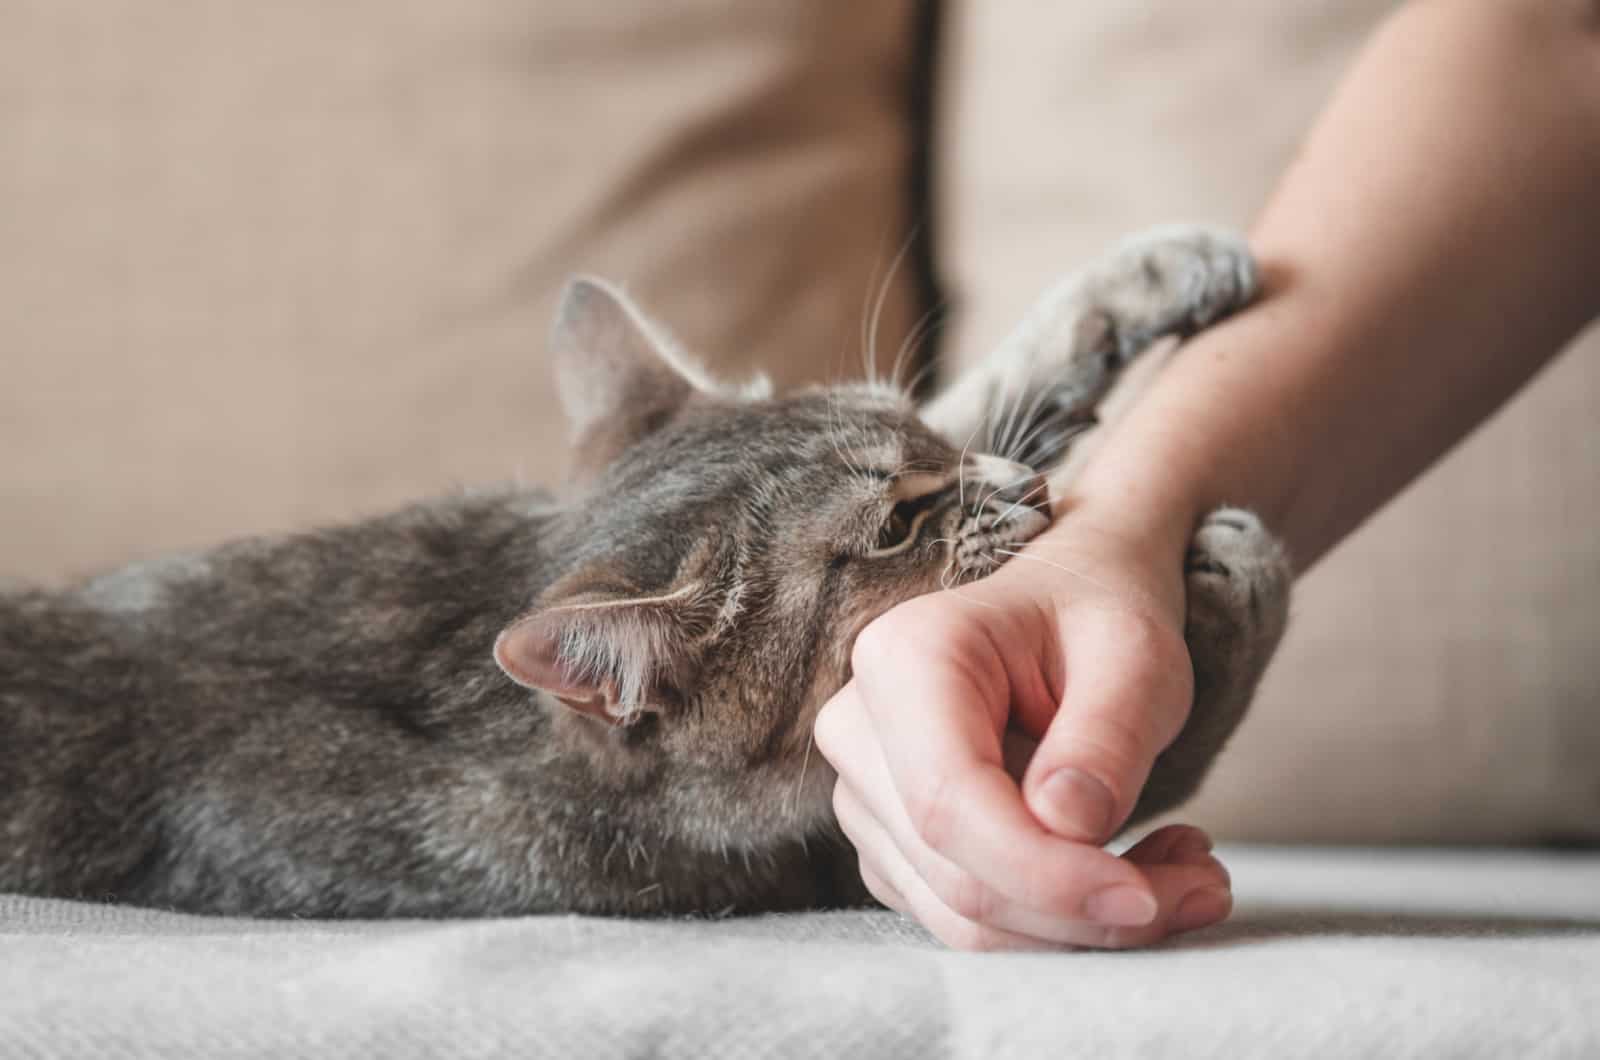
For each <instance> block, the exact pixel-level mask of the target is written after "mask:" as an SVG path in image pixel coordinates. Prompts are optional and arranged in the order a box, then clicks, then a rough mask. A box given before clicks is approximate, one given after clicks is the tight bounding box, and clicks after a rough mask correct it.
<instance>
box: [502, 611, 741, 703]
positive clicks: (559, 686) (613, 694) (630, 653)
mask: <svg viewBox="0 0 1600 1060" xmlns="http://www.w3.org/2000/svg"><path fill="white" fill-rule="evenodd" d="M546 595H547V597H553V598H554V602H550V603H546V604H544V605H543V606H541V607H539V608H538V609H536V610H534V611H532V612H530V613H528V614H526V615H523V616H522V617H521V618H519V619H517V620H516V621H515V622H513V623H511V625H509V626H507V627H506V628H505V630H504V631H502V632H501V634H500V636H499V637H498V638H497V639H496V640H495V645H494V658H495V662H497V663H498V664H499V665H500V668H501V669H502V670H504V671H505V672H506V674H507V676H509V677H510V678H511V679H512V680H513V681H516V682H517V683H518V684H521V685H524V686H526V687H528V688H535V689H538V690H540V691H542V692H547V693H549V694H550V695H552V696H554V697H555V698H556V699H558V700H560V701H561V702H562V703H563V704H565V705H566V706H567V707H569V708H571V709H572V710H576V711H578V712H580V713H583V714H588V715H590V716H592V717H594V718H597V719H599V720H601V721H604V722H606V723H607V724H610V725H628V724H631V723H633V722H635V721H638V720H639V719H640V718H641V717H643V716H644V715H645V714H648V713H661V712H662V711H663V709H664V708H665V707H666V706H667V705H669V704H670V703H672V702H675V701H676V700H677V699H678V690H679V689H681V688H683V687H685V686H686V683H687V681H688V680H689V678H690V676H691V674H690V670H691V668H692V666H693V663H694V660H695V655H696V652H695V646H696V644H697V642H698V641H699V640H700V639H701V638H702V637H703V636H704V634H705V632H706V630H707V629H708V628H709V624H710V621H711V618H712V617H713V615H714V613H715V607H714V605H713V604H712V603H711V601H710V600H709V599H708V598H707V594H706V593H705V591H704V589H703V587H702V584H701V583H700V582H697V581H695V582H688V583H686V584H683V585H679V586H676V587H674V588H673V589H671V590H670V591H666V592H661V593H656V594H639V593H633V592H629V591H628V590H627V589H624V588H620V587H613V588H587V589H582V590H580V591H577V592H570V591H563V590H562V587H561V586H557V587H555V590H554V591H553V592H552V593H548V594H546Z"/></svg>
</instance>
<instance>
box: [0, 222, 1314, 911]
mask: <svg viewBox="0 0 1600 1060" xmlns="http://www.w3.org/2000/svg"><path fill="white" fill-rule="evenodd" d="M1140 284H1143V285H1144V294H1143V296H1139V294H1138V291H1136V290H1134V288H1135V287H1136V286H1137V285H1140ZM1251 293H1252V285H1251V278H1250V270H1249V260H1248V256H1247V255H1246V254H1245V252H1244V251H1243V248H1242V247H1241V246H1240V245H1239V244H1237V243H1235V242H1232V241H1230V240H1227V239H1224V238H1221V237H1216V236H1213V235H1210V234H1207V233H1204V232H1200V231H1198V230H1181V231H1175V232H1171V233H1167V234H1164V235H1161V236H1158V237H1153V238H1151V239H1147V240H1146V241H1144V242H1142V243H1136V244H1129V245H1128V246H1126V247H1124V248H1123V249H1121V250H1120V251H1118V252H1117V254H1114V255H1113V256H1112V257H1111V258H1109V259H1107V262H1106V263H1105V264H1103V265H1102V266H1100V267H1099V268H1098V269H1094V270H1089V271H1088V272H1086V273H1084V274H1082V275H1080V276H1079V277H1078V278H1077V279H1076V280H1074V281H1071V282H1068V283H1066V284H1064V285H1063V286H1061V287H1059V288H1057V289H1056V290H1055V291H1053V292H1052V293H1051V294H1050V295H1049V296H1047V298H1046V299H1045V301H1044V302H1043V303H1041V307H1040V310H1039V311H1038V312H1036V314H1035V315H1034V317H1032V318H1030V322H1029V323H1027V324H1026V325H1025V326H1024V328H1023V329H1022V330H1021V331H1020V332H1019V336H1020V337H1019V338H1018V339H1016V340H1014V341H1013V342H1012V343H1011V344H1010V345H1008V347H1007V349H1006V350H1004V351H1002V353H1001V354H1000V355H997V357H996V359H995V360H994V361H993V362H992V363H991V364H990V365H988V366H986V368H984V369H981V370H980V372H979V374H978V375H976V376H974V377H972V378H970V379H968V380H965V381H963V382H962V383H960V384H958V386H957V387H955V388H953V389H952V390H951V391H950V392H949V393H948V394H947V396H946V397H944V398H941V399H940V400H939V401H937V402H936V403H935V404H934V405H933V406H932V407H930V409H929V410H927V418H928V421H929V422H928V423H927V424H925V423H924V422H923V421H922V420H921V419H919V418H918V415H917V412H916V410H915V409H914V408H913V407H912V406H911V405H910V404H909V401H908V399H906V398H905V397H904V396H903V395H901V394H899V393H898V392H897V391H895V390H893V389H892V388H888V387H884V386H878V385H869V384H856V385H852V386H848V387H843V388H833V389H830V390H821V389H819V390H814V391H809V392H802V393H800V394H797V395H793V396H789V397H781V398H773V397H770V396H767V395H765V394H763V393H761V392H760V391H759V390H754V389H748V390H745V391H732V390H727V389H722V388H718V387H716V386H715V385H713V384H711V383H710V382H708V381H706V380H705V379H704V378H703V377H701V376H700V374H699V373H698V372H697V371H696V370H695V369H694V368H693V367H692V365H690V364H689V363H688V362H686V361H685V360H684V359H683V358H682V356H681V354H678V353H677V352H676V351H675V350H674V349H673V348H671V347H670V345H669V344H667V343H665V342H664V341H663V340H662V338H661V336H660V334H659V332H658V331H656V329H655V328H654V327H653V326H652V325H650V324H649V323H648V322H647V321H645V320H644V319H643V318H642V317H640V316H639V315H638V313H637V311H635V310H633V309H632V308H631V307H630V306H628V305H627V303H626V302H625V300H622V299H620V297H619V296H618V295H617V294H616V293H615V292H612V291H610V290H609V289H607V288H604V287H603V286H599V285H596V284H593V283H587V282H580V283H579V284H578V285H576V286H575V287H574V288H573V291H572V293H571V294H570V295H569V298H568V302H567V305H566V307H565V309H564V312H563V316H562V319H561V321H560V322H558V325H557V328H556V333H555V346H556V352H557V355H558V358H559V359H560V363H561V366H562V367H561V383H562V391H563V397H564V401H565V403H566V405H567V407H568V410H569V413H570V414H571V415H572V417H573V420H574V426H575V434H576V439H577V443H578V451H579V453H580V457H581V460H582V465H581V467H580V481H579V483H578V484H577V485H576V486H575V487H574V488H573V489H572V490H570V491H568V492H566V493H564V494H563V495H562V496H560V497H554V496H550V495H547V494H544V493H542V492H539V491H530V490H508V491H503V492H498V493H491V492H485V493H480V494H474V495H466V496H462V497H458V498H454V499H451V500H448V501H442V502H434V503H429V504H423V505H417V506H414V507H411V508H408V509H405V510H403V511H400V512H397V513H394V514H392V515H388V516H384V517H381V518H378V519H372V520H368V521H365V522H362V523H358V524H355V525H351V526H346V527H341V528H335V529H330V530H324V531H317V532H312V533H306V534H299V535H293V536H287V537H281V538H276V539H260V540H252V541H245V542H240V543H236V544H232V545H227V546H224V547H222V548H219V549H216V550H213V551H210V552H207V553H203V554H198V555H194V556H188V557H178V558H174V559H170V560H165V561H160V562H157V563H154V564H146V565H143V566H140V567H136V568H130V569H128V570H125V571H120V572H117V573H114V574H111V575H108V576H105V577H102V578H99V579H96V580H94V581H91V582H89V583H87V584H85V585H83V586H80V587H77V588H75V589H72V590H69V591H66V592H60V593H46V592H42V591H31V592H14V593H0V890H13V891H22V892H26V893H33V894H46V895H56V896H69V897H87V898H96V899H114V900H119V901H128V902H136V903H141V904H152V905H162V906H171V907H176V908H180V909H186V910H194V911H205V912H217V913H235V914H254V915H278V916H287V915H303V916H394V915H421V916H446V915H462V916H465V915H493V914H513V913H524V912H543V911H556V910H564V911H576V912H594V913H628V914H653V913H665V912H705V913H717V912H724V911H741V912H742V911H754V910H762V909H781V908H802V907H811V906H817V905H834V904H849V903H855V902H859V901H862V900H864V898H865V891H864V890H863V889H862V887H861V885H860V883H859V880H858V879H857V878H856V875H855V868H854V857H853V855H852V854H851V852H850V851H849V850H848V848H847V847H846V846H845V845H844V844H843V843H842V841H840V840H839V838H838V837H837V835H836V833H835V832H834V830H833V826H832V822H831V814H830V811H829V791H830V788H831V781H832V776H831V773H830V771H829V770H828V769H827V767H826V765H825V763H823V762H822V761H821V759H820V756H817V755H815V754H814V753H812V751H811V748H810V727H811V723H812V721H813V720H814V718H815V714H816V711H817V710H818V709H819V708H820V706H821V704H822V703H823V702H824V701H825V700H826V699H827V698H828V696H829V695H831V694H832V692H834V691H836V690H837V689H838V687H840V685H842V683H843V682H844V680H846V679H847V677H848V672H849V671H848V666H849V650H850V645H851V643H852V642H853V640H854V637H855V634H856V633H857V632H858V631H859V630H860V629H861V628H862V626H864V625H865V624H866V623H867V622H868V621H870V620H871V619H872V618H874V617H876V616H877V615H878V614H881V613H882V612H883V611H885V610H887V609H888V608H889V607H891V606H893V605H894V604H895V603H898V602H900V601H902V600H904V599H909V598H910V597H912V596H915V595H919V594H920V593H923V592H928V591H931V590H935V589H938V588H940V587H941V586H944V585H947V584H948V583H949V582H950V581H951V580H952V579H954V580H960V579H962V578H969V577H976V576H979V575H981V574H982V573H984V572H986V571H987V570H988V569H991V568H992V567H994V566H997V565H998V564H999V563H1001V562H1003V561H1004V555H1003V553H1000V552H998V551H997V550H998V549H1000V548H1002V547H1004V546H1012V547H1017V546H1020V545H1021V544H1022V543H1023V542H1025V541H1026V540H1027V539H1028V538H1030V537H1032V536H1034V535H1035V534H1037V533H1038V532H1039V531H1040V530H1042V529H1043V528H1044V526H1045V525H1047V523H1048V517H1047V516H1046V515H1045V514H1044V512H1043V510H1042V505H1041V503H1040V502H1041V492H1040V490H1039V489H1038V488H1037V487H1038V484H1039V483H1040V481H1041V480H1040V478H1039V477H1038V476H1037V475H1035V474H1032V473H1031V471H1032V470H1036V469H1041V468H1042V467H1043V466H1045V465H1047V464H1049V463H1053V462H1054V461H1055V460H1056V459H1059V457H1060V456H1061V454H1062V452H1064V450H1065V448H1066V446H1067V444H1068V443H1069V441H1070V439H1071V437H1072V435H1073V434H1074V433H1076V431H1077V430H1078V429H1080V427H1081V426H1082V425H1083V424H1084V423H1085V422H1087V421H1088V420H1089V417H1090V413H1092V410H1093V407H1094V404H1095V402H1097V401H1098V400H1099V398H1100V397H1101V396H1102V395H1103V393H1104V391H1105V389H1106V387H1107V386H1108V385H1109V383H1110V381H1111V379H1112V378H1114V376H1115V375H1116V372H1117V371H1118V370H1119V369H1120V368H1121V366H1122V365H1123V364H1125V363H1126V361H1127V360H1128V359H1129V358H1131V357H1132V356H1133V355H1134V354H1135V353H1137V352H1138V349H1139V348H1142V347H1143V346H1144V345H1147V344H1148V343H1149V341H1151V339H1153V338H1154V337H1156V336H1157V335H1159V334H1162V333H1167V332H1184V331H1189V330H1193V329H1194V328H1196V327H1199V326H1203V325H1204V324H1205V323H1207V322H1209V320H1211V319H1214V318H1215V317H1217V316H1220V315H1222V314H1224V313H1226V312H1228V311H1230V310H1231V309H1233V308H1235V307H1236V306H1237V305H1239V304H1241V303H1242V302H1243V301H1245V300H1247V299H1248V298H1249V296H1250V294H1251ZM1013 410H1015V411H1013ZM975 439H977V441H975ZM1002 442H1004V443H1005V444H1004V445H1002V444H1001V443H1002ZM975 449H986V450H994V449H1007V450H1009V451H1010V452H1009V453H1008V455H1015V454H1018V453H1021V454H1026V455H1027V456H1028V458H1029V460H1030V462H1031V463H1033V464H1034V465H1035V467H1034V468H1032V469H1030V468H1028V467H1021V466H1019V465H1017V464H1016V463H1014V462H1011V461H1009V460H1005V459H1001V458H999V457H996V456H992V455H986V456H974V455H973V452H974V451H975ZM1189 587H1190V597H1191V598H1190V626H1189V634H1190V636H1189V641H1190V647H1191V653H1192V655H1193V657H1194V661H1195V668H1196V690H1197V691H1196V706H1195V710H1194V714H1193V718H1192V720H1191V722H1190V725H1189V726H1188V728H1186V729H1185V732H1184V734H1183V735H1182V736H1181V737H1180V738H1179V740H1178V742H1177V743H1176V744H1174V746H1173V748H1171V749H1170V750H1169V751H1168V752H1167V753H1166V754H1165V755H1163V756H1162V760H1161V761H1160V762H1158V764H1157V768H1156V771H1155V773H1154V774H1153V775H1152V778H1151V782H1150V785H1149V787H1148V789H1147V792H1146V797H1145V799H1144V800H1143V801H1142V802H1141V804H1140V811H1139V813H1140V816H1146V815H1148V814H1149V813H1151V812H1155V811H1157V810H1160V809H1164V808H1167V807H1168V806H1170V805H1173V804H1175V803H1176V802H1177V801H1180V800H1181V799H1182V798H1184V797H1186V796H1187V794H1188V793H1189V792H1190V791H1192V789H1193V787H1194V786H1195V784H1197V783H1198V781H1199V779H1200V776H1201V775H1202V774H1203V773H1204V771H1205V768H1206V766H1207V765H1209V763H1210V761H1211V759H1212V758H1213V757H1214V755H1215V753H1216V751H1217V750H1218V749H1219V748H1220V746H1221V743H1222V741H1223V740H1225V739H1226V737H1227V735H1228V734H1229V733H1231V731H1232V729H1233V727H1234V725H1235V724H1236V723H1237V721H1238V720H1239V717H1240V716H1242V714H1243V711H1244V709H1245V706H1246V705H1247V704H1248V702H1249V698H1250V695H1251V693H1252V692H1253V689H1254V685H1255V682H1256V680H1257V678H1258V677H1259V676H1260V672H1261V670H1262V668H1264V666H1265V664H1266V662H1267V659H1268V658H1269V657H1270V655H1271V652H1272V649H1273V647H1274V645H1275V644H1276V641H1277V638H1278V635H1279V633H1280V632H1281V629H1282V624H1283V612H1284V608H1285V602H1286V592H1287V571H1286V568H1285V565H1284V564H1283V561H1282V557H1281V555H1280V553H1279V552H1278V550H1277V549H1276V546H1275V545H1273V543H1272V542H1271V541H1270V539H1269V538H1268V537H1267V536H1266V535H1265V533H1264V532H1263V531H1262V530H1261V528H1260V526H1259V525H1258V524H1257V523H1256V522H1255V521H1254V520H1253V518H1251V517H1249V516H1247V515H1244V514H1243V513H1233V512H1223V513H1218V514H1217V515H1215V516H1213V517H1212V518H1211V519H1209V520H1208V521H1207V522H1206V523H1205V524H1204V525H1203V526H1202V527H1201V529H1200V531H1199V533H1198V534H1197V537H1196V543H1195V550H1194V553H1193V555H1192V556H1191V560H1190V573H1189Z"/></svg>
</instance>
